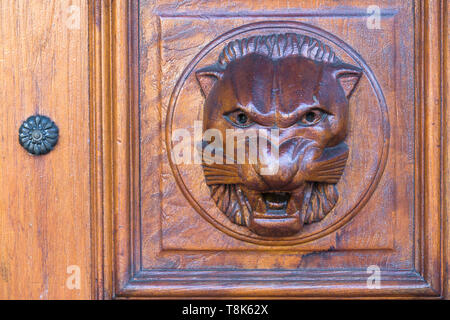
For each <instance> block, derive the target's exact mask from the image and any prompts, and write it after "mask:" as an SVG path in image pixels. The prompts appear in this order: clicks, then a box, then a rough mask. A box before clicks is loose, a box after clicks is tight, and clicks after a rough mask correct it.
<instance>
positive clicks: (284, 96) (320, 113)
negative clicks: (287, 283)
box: [165, 21, 389, 245]
mask: <svg viewBox="0 0 450 320" xmlns="http://www.w3.org/2000/svg"><path fill="white" fill-rule="evenodd" d="M195 90H197V91H198V93H195ZM191 109H192V112H189V113H186V110H191ZM181 111H184V112H181ZM367 119H369V120H370V121H368V120H367ZM195 121H198V122H200V123H201V124H202V128H203V129H204V130H209V129H214V130H216V131H218V132H219V133H220V137H221V138H222V137H225V134H226V132H227V130H229V129H240V130H241V131H244V132H247V133H248V132H250V131H249V130H250V129H251V128H254V129H255V130H254V131H255V132H260V131H261V129H263V130H265V131H267V132H269V129H270V130H271V129H273V128H276V129H277V130H278V131H277V137H278V141H279V144H278V149H277V152H276V153H275V152H274V151H269V150H275V149H273V148H266V149H264V148H263V149H259V150H260V152H262V153H263V154H264V157H263V158H265V159H269V160H268V162H267V163H265V164H266V165H269V167H270V165H272V164H273V163H275V162H276V163H277V169H276V170H275V171H274V172H276V173H275V174H267V175H265V173H264V166H263V165H262V164H261V163H258V162H257V163H252V164H240V163H239V162H237V161H236V160H235V159H234V160H232V161H230V162H227V159H225V158H224V161H223V162H220V161H210V160H211V159H205V154H206V150H207V148H210V147H211V146H209V147H208V146H207V147H206V148H204V147H205V146H206V144H205V142H203V146H202V147H201V149H200V151H202V154H203V159H202V161H201V162H200V163H197V164H186V163H180V162H179V161H176V160H175V158H174V154H175V153H174V142H173V141H172V139H173V134H174V132H175V131H176V130H177V129H183V128H191V129H192V128H193V127H195V125H193V124H194V123H195ZM165 129H166V146H167V150H168V154H169V163H170V166H171V168H172V171H173V174H174V177H175V179H176V182H177V184H178V185H179V187H180V189H181V191H182V192H183V194H184V195H185V197H186V198H187V199H188V201H189V202H190V204H191V205H192V206H193V207H194V208H195V210H196V211H197V212H198V213H199V214H200V215H201V216H202V217H203V218H204V219H206V220H207V221H208V222H210V223H211V224H212V225H213V226H215V227H216V228H218V229H219V230H221V231H223V232H225V233H227V234H228V235H230V236H233V237H235V238H237V239H240V240H243V241H248V242H251V243H256V244H261V245H294V244H299V243H303V242H307V241H311V240H314V239H317V238H320V237H323V236H325V235H327V234H329V233H331V232H333V231H335V230H337V229H338V228H340V227H341V226H343V225H344V224H345V223H346V222H348V221H349V220H350V219H351V218H352V217H354V216H355V214H356V213H357V212H358V211H359V210H360V209H361V208H362V207H363V206H364V205H365V204H366V202H367V201H368V199H369V198H370V196H371V195H372V193H373V191H374V190H375V188H376V186H377V184H378V181H379V180H380V177H381V175H382V173H383V170H384V167H385V164H386V160H387V153H388V146H389V121H388V116H387V106H386V102H385V98H384V96H383V93H382V91H381V88H380V85H379V84H378V82H377V80H376V78H375V75H374V74H373V72H372V71H371V70H370V68H369V67H368V65H367V64H366V63H365V61H364V60H363V59H362V58H361V56H360V55H359V54H358V53H357V52H356V51H355V50H353V49H352V48H351V47H350V46H349V45H347V44H346V43H345V42H344V41H342V40H340V39H339V38H337V37H336V36H334V35H332V34H330V33H328V32H326V31H324V30H322V29H319V28H317V27H313V26H310V25H307V24H303V23H299V22H276V21H271V22H259V23H252V24H248V25H244V26H242V27H239V28H236V29H233V30H231V31H229V32H227V33H225V34H223V35H222V36H220V37H218V38H217V39H215V40H213V41H212V42H210V43H209V44H208V45H207V46H206V47H204V48H203V49H202V50H201V51H200V52H199V53H198V54H197V56H196V57H195V58H194V59H193V60H192V61H191V62H190V63H189V65H188V66H187V67H186V68H185V70H184V72H183V73H182V75H181V77H180V79H179V80H178V82H177V84H176V86H175V89H174V91H173V93H172V96H171V99H170V103H169V109H168V114H167V119H166V128H165ZM256 129H257V130H256ZM258 130H259V131H258ZM192 131H193V130H192ZM369 132H370V136H371V137H377V138H375V139H374V138H372V139H368V138H367V137H368V136H367V135H366V134H367V133H369ZM192 136H195V134H194V133H193V135H192ZM215 139H216V137H215ZM245 139H247V140H245V141H247V143H250V142H249V141H250V140H249V138H248V137H246V138H245ZM258 139H259V138H258ZM216 140H217V139H216ZM238 140H239V139H238ZM212 141H213V140H208V142H212ZM224 141H225V144H227V143H228V140H226V139H225V140H224ZM255 141H256V140H255ZM258 141H259V142H258V146H259V145H260V143H261V142H260V141H261V140H258ZM215 146H216V147H217V145H215ZM244 149H245V148H244ZM213 150H214V152H211V148H210V149H209V153H208V154H209V156H210V157H212V158H214V159H215V160H217V159H218V158H220V157H223V155H224V152H225V150H226V146H225V145H222V147H217V148H213ZM233 150H235V149H233ZM227 152H228V151H227ZM275 154H276V157H275V158H274V155H275ZM217 155H219V157H218V158H217ZM275 159H276V160H275ZM233 161H234V162H233ZM266 167H267V166H266ZM361 172H365V174H361ZM199 176H203V177H204V180H203V181H202V186H198V181H199V179H198V178H199Z"/></svg>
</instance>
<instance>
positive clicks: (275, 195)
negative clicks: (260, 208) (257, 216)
mask: <svg viewBox="0 0 450 320" xmlns="http://www.w3.org/2000/svg"><path fill="white" fill-rule="evenodd" d="M262 197H263V199H264V202H265V204H266V209H267V211H279V210H282V211H285V210H286V208H287V205H288V203H289V199H290V198H291V194H290V193H288V192H264V193H262Z"/></svg>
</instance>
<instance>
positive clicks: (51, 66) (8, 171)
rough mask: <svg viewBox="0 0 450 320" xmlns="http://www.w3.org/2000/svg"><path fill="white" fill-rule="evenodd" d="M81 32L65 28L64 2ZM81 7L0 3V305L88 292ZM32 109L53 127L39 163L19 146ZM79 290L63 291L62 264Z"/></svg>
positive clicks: (83, 23) (80, 4) (53, 3)
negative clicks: (75, 269)
mask: <svg viewBox="0 0 450 320" xmlns="http://www.w3.org/2000/svg"><path fill="white" fill-rule="evenodd" d="M68 5H76V6H78V7H79V8H80V28H75V29H69V28H68V27H67V24H66V23H67V16H68V13H67V11H66V10H67V6H68ZM87 18H88V11H87V2H86V1H82V0H77V1H59V0H58V1H53V0H43V1H41V0H40V1H33V0H32V1H25V0H20V1H12V0H11V1H1V2H0V47H1V48H0V88H1V89H0V105H1V116H0V118H1V121H2V125H1V126H0V150H1V151H0V152H1V157H0V168H1V174H0V186H1V187H0V299H88V298H91V297H92V294H91V283H92V281H91V270H92V269H91V249H90V235H91V231H90V198H89V91H88V88H89V87H88V84H89V82H88V80H89V79H88V61H89V56H88V33H87V30H88V23H87ZM35 113H41V114H44V115H47V116H49V117H51V118H52V119H53V120H54V121H55V122H56V124H57V126H58V127H59V129H60V139H59V143H58V145H57V146H56V147H55V149H54V150H53V151H52V152H51V153H49V154H47V155H45V156H41V157H34V156H31V155H29V154H28V153H27V152H26V151H25V150H24V149H23V148H22V147H21V146H20V145H19V143H18V129H19V127H20V125H21V123H22V121H24V120H25V119H26V118H28V117H29V116H30V115H33V114H35ZM71 265H77V266H79V267H80V270H81V287H80V289H79V290H77V289H74V290H70V289H68V288H67V287H66V280H67V278H68V277H69V276H70V275H69V274H67V267H68V266H71Z"/></svg>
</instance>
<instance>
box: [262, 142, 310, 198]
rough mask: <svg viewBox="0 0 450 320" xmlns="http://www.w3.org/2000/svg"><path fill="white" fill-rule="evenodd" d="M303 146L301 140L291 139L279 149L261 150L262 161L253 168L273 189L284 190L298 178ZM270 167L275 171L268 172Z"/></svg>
mask: <svg viewBox="0 0 450 320" xmlns="http://www.w3.org/2000/svg"><path fill="white" fill-rule="evenodd" d="M301 145H302V143H301V141H299V139H289V140H287V141H284V142H283V143H281V144H280V146H279V147H278V148H273V147H272V148H260V150H259V160H260V161H258V163H257V164H255V165H253V167H254V169H255V171H256V172H257V173H258V175H259V176H260V177H261V179H262V180H263V181H264V182H265V183H266V184H267V185H268V186H269V187H270V188H271V189H273V190H283V188H284V187H286V186H287V185H289V183H290V182H291V181H292V180H293V178H294V177H295V176H296V174H297V172H298V170H299V157H300V155H301V153H302V151H303V148H301V147H300V146H301ZM268 167H270V168H272V169H274V170H268Z"/></svg>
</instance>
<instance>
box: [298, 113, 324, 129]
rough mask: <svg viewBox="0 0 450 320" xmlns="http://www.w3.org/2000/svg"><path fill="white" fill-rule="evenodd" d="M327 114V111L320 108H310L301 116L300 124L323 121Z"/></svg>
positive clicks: (313, 123)
mask: <svg viewBox="0 0 450 320" xmlns="http://www.w3.org/2000/svg"><path fill="white" fill-rule="evenodd" d="M325 116H326V113H325V112H323V111H322V110H320V109H314V110H310V111H308V112H306V113H305V114H304V115H303V116H302V117H301V118H300V120H299V124H300V125H302V126H306V127H309V126H313V125H315V124H318V123H319V122H320V121H322V120H323V118H325Z"/></svg>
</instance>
